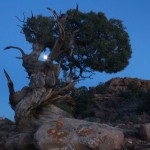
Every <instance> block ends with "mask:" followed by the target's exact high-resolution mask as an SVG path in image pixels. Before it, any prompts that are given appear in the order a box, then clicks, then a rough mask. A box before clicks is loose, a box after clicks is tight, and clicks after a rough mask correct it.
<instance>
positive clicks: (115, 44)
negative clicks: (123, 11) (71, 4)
mask: <svg viewBox="0 0 150 150" xmlns="http://www.w3.org/2000/svg"><path fill="white" fill-rule="evenodd" d="M74 12H75V10H69V11H67V12H66V14H63V15H62V16H60V17H61V18H63V17H64V19H61V21H62V24H63V25H64V31H65V40H64V44H63V45H62V47H61V50H62V52H63V53H61V55H60V56H59V60H61V62H62V64H61V67H62V70H65V71H66V73H68V74H69V70H71V71H72V75H74V78H79V77H83V76H82V73H83V72H93V71H99V72H103V71H105V72H107V73H115V72H118V71H121V70H122V69H124V68H125V67H126V66H127V65H128V60H129V58H130V57H131V47H130V41H129V36H128V33H127V32H126V30H125V27H124V26H123V24H122V21H121V20H118V19H108V18H107V17H106V16H105V14H104V13H102V12H98V13H95V12H89V13H82V12H80V11H79V12H78V13H77V14H76V15H75V16H74V17H67V19H66V20H65V16H73V14H74ZM22 29H23V33H24V34H25V37H26V40H27V41H28V42H30V43H34V42H37V41H38V42H39V43H40V44H42V45H44V46H45V48H49V50H50V51H51V50H52V47H53V45H54V43H55V41H56V39H57V38H58V36H59V30H58V24H57V21H56V19H55V18H54V17H45V16H41V15H39V16H32V17H31V18H27V20H26V22H25V23H24V24H23V28H22ZM77 30H78V32H76V34H75V35H74V37H73V40H72V41H73V42H72V44H71V45H70V39H71V38H72V35H73V34H74V32H75V31H77ZM70 47H71V48H72V50H73V55H72V56H70ZM56 61H58V58H57V60H56ZM67 71H68V72H67Z"/></svg>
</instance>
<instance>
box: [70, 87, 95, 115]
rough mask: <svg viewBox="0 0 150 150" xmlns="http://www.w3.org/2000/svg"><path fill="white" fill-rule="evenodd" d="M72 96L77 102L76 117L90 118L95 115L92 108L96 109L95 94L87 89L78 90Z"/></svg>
mask: <svg viewBox="0 0 150 150" xmlns="http://www.w3.org/2000/svg"><path fill="white" fill-rule="evenodd" d="M72 96H73V98H74V100H75V104H76V105H75V108H74V116H75V117H77V116H82V117H90V116H93V115H94V111H93V109H92V108H94V107H96V103H95V100H94V96H93V94H92V93H91V92H90V91H89V90H88V89H87V88H86V87H84V86H83V87H80V88H78V89H76V90H75V91H74V92H73V93H72Z"/></svg>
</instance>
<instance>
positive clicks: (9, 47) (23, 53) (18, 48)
mask: <svg viewBox="0 0 150 150" xmlns="http://www.w3.org/2000/svg"><path fill="white" fill-rule="evenodd" d="M11 48H14V49H17V50H19V51H20V52H21V54H22V56H25V55H26V54H25V52H24V51H23V49H21V48H20V47H16V46H7V47H5V48H4V50H7V49H11Z"/></svg>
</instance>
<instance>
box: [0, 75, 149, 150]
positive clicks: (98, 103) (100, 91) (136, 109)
mask: <svg viewBox="0 0 150 150" xmlns="http://www.w3.org/2000/svg"><path fill="white" fill-rule="evenodd" d="M149 89H150V81H146V80H139V79H132V78H115V79H112V80H110V81H108V82H106V83H105V84H101V85H99V86H97V87H92V88H90V89H88V90H87V89H86V90H85V88H84V90H83V89H82V88H80V92H81V91H82V93H84V92H85V94H86V95H87V97H88V98H89V99H90V100H88V98H87V99H86V96H85V95H84V94H83V95H82V94H79V96H80V98H81V97H82V96H83V97H84V100H85V99H86V100H87V102H86V104H85V101H84V100H83V103H84V105H87V106H86V107H85V106H84V105H82V103H79V102H78V101H76V100H75V101H76V103H77V105H78V108H76V112H75V114H74V116H75V117H76V118H77V119H81V120H85V121H89V122H97V123H105V124H108V125H110V126H113V127H115V129H119V130H121V131H122V132H123V133H124V137H125V139H124V143H123V146H122V150H150V96H149V95H150V94H148V93H149ZM83 91H84V92H83ZM77 92H79V91H77ZM88 92H90V94H91V93H92V96H93V97H92V98H91V97H90V96H89V95H88V94H87V93H88ZM141 93H142V94H141ZM81 100H82V98H81ZM78 103H79V104H78ZM80 105H81V106H80ZM83 106H84V108H83ZM80 107H81V108H80ZM53 108H55V107H53ZM64 109H66V108H64ZM66 110H67V111H68V109H66ZM51 111H52V113H53V115H55V113H56V112H57V113H58V111H59V110H58V109H56V108H55V109H53V110H51ZM61 113H62V112H61ZM65 117H66V114H65ZM54 118H55V117H54ZM67 118H68V117H67ZM69 118H70V119H68V120H71V118H72V117H71V116H69ZM65 120H66V121H68V120H67V119H64V123H65V122H66V121H65ZM72 121H75V120H74V119H72ZM81 122H82V121H81ZM75 123H77V122H76V121H75V122H74V123H73V126H72V128H74V124H75ZM83 123H84V122H83ZM77 124H78V123H77ZM64 125H65V124H64ZM95 125H96V124H95ZM95 125H94V126H95ZM96 126H97V125H96ZM49 127H51V126H49ZM14 129H15V125H14V123H13V122H11V121H10V120H8V119H3V118H0V148H1V149H3V143H4V141H5V139H6V137H7V136H8V134H9V132H10V131H14ZM70 129H71V128H70ZM41 130H42V129H41ZM94 130H95V129H94ZM39 131H40V130H39ZM90 131H91V130H90ZM81 133H82V132H81ZM88 133H89V132H88ZM37 134H38V133H37ZM50 134H52V133H50ZM86 134H87V130H86ZM52 136H53V134H52ZM79 136H80V134H79ZM82 136H83V135H82ZM92 136H93V135H92Z"/></svg>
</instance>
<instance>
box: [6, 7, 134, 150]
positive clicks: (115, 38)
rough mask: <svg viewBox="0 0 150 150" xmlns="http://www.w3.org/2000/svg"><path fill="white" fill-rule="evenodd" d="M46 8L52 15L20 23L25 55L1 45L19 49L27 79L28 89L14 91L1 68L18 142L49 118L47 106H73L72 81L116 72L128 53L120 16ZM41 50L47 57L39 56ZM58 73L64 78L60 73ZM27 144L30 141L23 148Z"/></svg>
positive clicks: (124, 63) (12, 144) (15, 141)
mask: <svg viewBox="0 0 150 150" xmlns="http://www.w3.org/2000/svg"><path fill="white" fill-rule="evenodd" d="M47 9H48V10H49V11H50V12H51V13H52V16H51V17H47V16H41V15H38V16H33V15H32V16H31V17H29V18H27V19H26V20H23V21H22V22H23V25H22V32H23V33H24V35H25V38H26V40H27V41H28V42H30V43H31V44H32V51H31V53H30V54H26V53H25V52H24V50H22V49H21V48H19V47H16V46H8V47H6V48H5V50H7V49H11V48H14V49H17V50H19V51H20V52H21V54H22V57H20V59H22V61H23V67H24V68H25V70H26V72H27V73H28V76H29V79H30V83H29V86H28V87H24V88H23V89H22V90H20V91H18V92H15V90H14V87H13V82H12V81H11V79H10V77H9V75H8V73H7V72H6V71H5V75H6V77H7V80H8V87H9V91H10V105H11V107H12V109H13V110H14V111H15V121H16V133H15V135H17V136H16V137H17V138H18V139H19V134H20V133H23V134H22V141H25V140H26V138H28V137H30V138H31V137H32V134H33V133H35V131H36V130H37V128H38V127H39V126H41V125H42V124H43V123H44V122H46V121H47V120H48V119H49V118H52V117H53V116H51V114H50V112H49V110H50V107H51V104H53V103H55V102H57V101H60V100H67V99H69V102H70V103H72V104H73V102H72V101H71V97H70V96H69V95H68V92H69V91H70V90H71V89H72V88H74V85H75V83H76V82H77V81H79V80H80V79H85V78H90V77H91V75H92V74H93V72H94V71H99V72H103V71H105V72H107V73H115V72H118V71H120V70H122V69H124V68H125V67H126V66H127V65H128V60H129V58H130V57H131V48H130V42H129V36H128V33H127V32H126V30H125V28H124V26H123V24H122V22H121V21H120V20H116V19H107V18H106V16H105V15H104V14H103V13H101V12H99V13H95V12H89V13H82V12H80V11H78V6H77V8H76V10H69V11H67V12H66V13H65V14H62V13H61V14H59V15H58V14H57V13H56V12H55V11H54V10H52V9H51V8H47ZM46 49H48V50H49V55H48V59H47V60H46V61H41V60H39V57H40V55H41V53H42V52H44V51H45V50H46ZM61 72H63V73H64V74H65V78H60V77H59V75H60V73H61ZM25 133H26V134H25ZM17 138H16V140H12V138H10V139H9V142H7V144H6V145H7V146H6V147H7V149H9V148H10V147H11V148H12V149H13V147H14V149H15V148H16V145H17V142H18V140H17ZM30 138H29V139H30ZM31 141H32V140H31ZM28 142H29V141H28ZM10 143H11V144H10ZM32 144H33V143H32V142H31V143H30V142H29V143H28V145H27V146H29V145H30V146H32ZM26 149H27V147H26ZM32 149H33V147H32Z"/></svg>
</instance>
